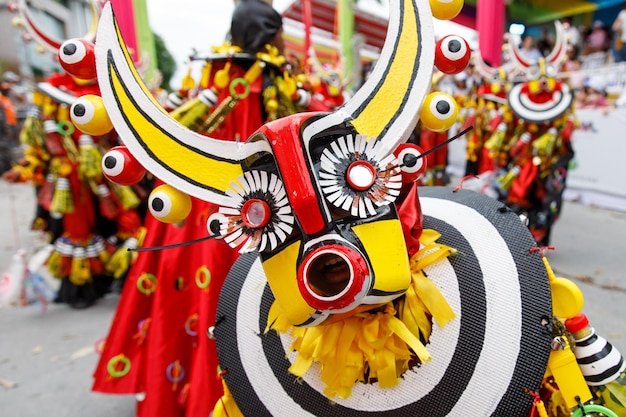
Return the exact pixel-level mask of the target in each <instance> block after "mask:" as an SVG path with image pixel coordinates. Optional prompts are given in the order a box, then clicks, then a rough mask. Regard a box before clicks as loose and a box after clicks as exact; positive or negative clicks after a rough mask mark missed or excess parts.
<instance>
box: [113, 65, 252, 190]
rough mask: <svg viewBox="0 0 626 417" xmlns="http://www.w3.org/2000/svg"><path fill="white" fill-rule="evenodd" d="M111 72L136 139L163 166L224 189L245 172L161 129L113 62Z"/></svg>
mask: <svg viewBox="0 0 626 417" xmlns="http://www.w3.org/2000/svg"><path fill="white" fill-rule="evenodd" d="M109 74H110V77H111V78H110V79H111V87H112V89H113V94H114V96H115V99H116V100H117V104H118V106H119V107H120V108H123V109H124V117H125V118H126V119H127V120H128V121H131V122H129V123H128V125H129V127H130V128H131V129H132V130H133V131H134V132H133V133H134V136H135V140H136V141H137V142H139V143H140V144H141V146H142V147H143V148H144V150H145V151H146V152H147V153H148V154H150V155H151V156H152V159H153V160H154V161H158V163H159V164H160V165H161V166H162V167H163V168H165V169H166V170H168V171H169V172H171V173H172V174H174V175H175V176H177V177H179V178H182V179H184V180H185V181H188V182H190V183H193V184H195V185H197V186H200V187H202V188H207V189H214V190H219V191H221V192H224V191H226V189H227V188H228V186H229V185H230V183H231V182H232V181H233V179H234V178H237V177H238V176H240V175H243V170H242V168H241V165H240V164H239V163H233V162H232V161H222V160H217V159H214V158H212V157H210V156H209V155H206V154H203V153H200V152H198V150H197V149H194V148H192V147H190V146H187V145H185V144H184V143H182V142H180V141H178V140H176V139H175V138H174V137H172V136H171V135H170V134H168V133H167V132H166V131H164V130H163V129H161V128H160V127H159V125H158V124H156V123H155V121H154V120H152V119H150V118H149V117H147V115H146V114H145V113H144V112H142V111H141V109H140V108H139V106H138V105H137V103H136V102H135V100H134V99H133V97H132V96H131V95H129V94H128V91H127V89H126V88H124V83H123V81H122V79H121V78H120V76H119V74H118V72H117V71H116V68H115V66H114V65H113V63H109Z"/></svg>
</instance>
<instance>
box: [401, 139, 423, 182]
mask: <svg viewBox="0 0 626 417" xmlns="http://www.w3.org/2000/svg"><path fill="white" fill-rule="evenodd" d="M423 153H424V151H423V150H422V148H420V147H419V146H417V145H413V144H410V143H403V144H402V145H400V146H398V148H397V149H396V150H395V151H394V154H395V155H396V159H397V160H398V163H399V164H400V170H401V171H402V182H413V181H415V180H417V179H418V178H419V177H421V176H422V174H423V173H424V171H425V170H426V158H422V157H421V155H422V154H423Z"/></svg>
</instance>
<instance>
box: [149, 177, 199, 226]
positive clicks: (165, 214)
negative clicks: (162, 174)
mask: <svg viewBox="0 0 626 417" xmlns="http://www.w3.org/2000/svg"><path fill="white" fill-rule="evenodd" d="M148 208H149V209H150V213H152V215H153V216H154V217H156V218H157V219H158V220H160V221H162V222H163V223H179V222H181V221H183V220H185V218H186V217H187V216H188V215H189V212H191V197H189V196H188V195H187V194H185V193H183V192H181V191H178V190H177V189H176V188H174V187H172V186H170V185H167V184H163V185H160V186H158V187H156V188H155V189H154V190H153V191H152V193H150V198H148Z"/></svg>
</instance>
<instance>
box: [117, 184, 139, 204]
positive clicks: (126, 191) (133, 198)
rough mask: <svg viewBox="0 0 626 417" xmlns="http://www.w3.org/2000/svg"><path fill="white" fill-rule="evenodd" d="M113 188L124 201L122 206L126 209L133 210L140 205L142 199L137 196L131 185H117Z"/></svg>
mask: <svg viewBox="0 0 626 417" xmlns="http://www.w3.org/2000/svg"><path fill="white" fill-rule="evenodd" d="M113 190H114V191H115V194H117V196H118V197H119V199H120V201H121V202H122V207H124V209H125V210H132V209H135V208H137V207H138V206H139V204H140V203H141V200H140V199H139V197H137V194H135V192H134V191H133V189H132V188H131V187H128V186H117V187H114V188H113Z"/></svg>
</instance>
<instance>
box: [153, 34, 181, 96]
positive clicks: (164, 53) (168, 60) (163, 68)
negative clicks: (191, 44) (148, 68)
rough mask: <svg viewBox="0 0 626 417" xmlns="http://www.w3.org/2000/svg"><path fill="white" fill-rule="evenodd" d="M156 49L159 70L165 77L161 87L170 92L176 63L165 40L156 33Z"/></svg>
mask: <svg viewBox="0 0 626 417" xmlns="http://www.w3.org/2000/svg"><path fill="white" fill-rule="evenodd" d="M154 47H155V50H156V58H157V68H158V69H159V71H160V72H161V74H162V76H163V80H162V81H161V86H160V87H161V88H164V89H166V90H167V91H170V90H171V88H170V80H171V79H172V77H173V76H174V73H175V72H176V61H175V60H174V57H172V54H170V51H168V49H167V47H166V46H165V42H164V41H163V38H161V37H160V36H159V35H157V34H156V33H154Z"/></svg>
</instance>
